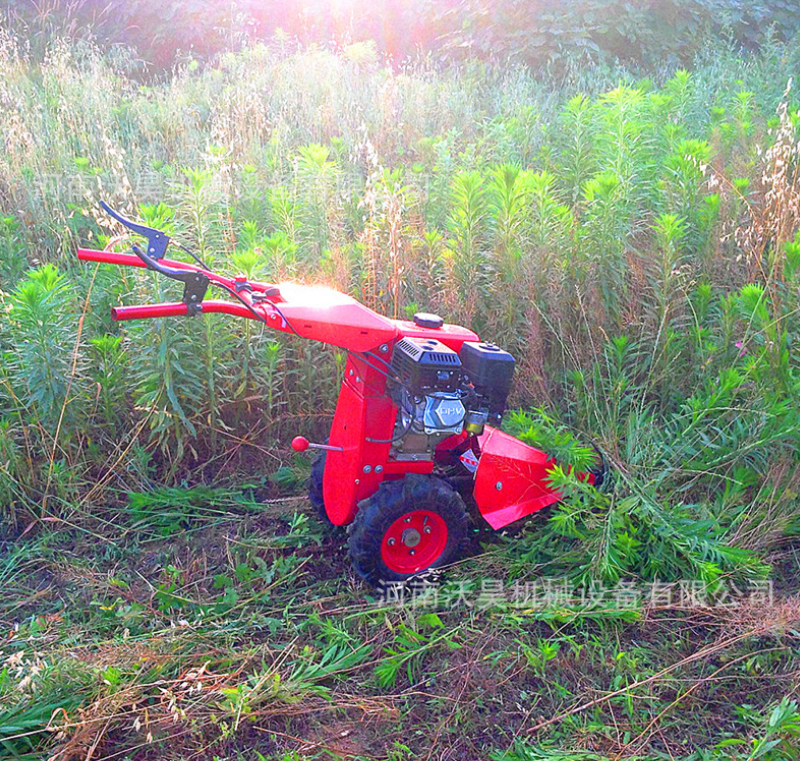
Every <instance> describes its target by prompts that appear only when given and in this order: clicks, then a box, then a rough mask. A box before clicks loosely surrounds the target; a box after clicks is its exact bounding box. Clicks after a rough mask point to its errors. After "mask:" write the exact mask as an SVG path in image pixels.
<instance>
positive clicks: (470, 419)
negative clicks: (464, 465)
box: [389, 337, 516, 461]
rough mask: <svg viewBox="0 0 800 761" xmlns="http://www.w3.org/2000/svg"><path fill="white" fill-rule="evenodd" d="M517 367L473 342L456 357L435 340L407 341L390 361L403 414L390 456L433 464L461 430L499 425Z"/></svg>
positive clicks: (398, 346) (479, 431)
mask: <svg viewBox="0 0 800 761" xmlns="http://www.w3.org/2000/svg"><path fill="white" fill-rule="evenodd" d="M515 364H516V363H515V361H514V357H512V356H511V354H509V353H508V352H507V351H503V350H502V349H500V348H499V347H497V346H495V345H494V344H489V343H479V342H474V341H468V342H465V343H464V344H463V345H462V348H461V351H460V352H459V353H456V352H455V351H453V349H451V348H449V347H448V346H445V344H443V343H442V342H441V341H437V340H436V339H433V338H411V337H406V338H402V339H401V340H400V341H398V342H397V344H396V345H395V347H394V352H393V353H392V362H391V367H392V370H393V372H394V375H395V380H393V381H392V382H391V383H390V384H389V385H390V394H391V397H392V400H393V401H394V403H395V404H396V405H397V408H398V413H397V421H396V423H395V429H394V435H393V436H392V449H391V452H390V456H391V457H392V458H394V459H395V460H398V461H403V460H406V461H408V460H410V461H419V460H433V459H434V457H435V455H436V447H437V446H438V445H439V443H440V442H441V441H443V440H444V439H446V438H448V437H450V436H454V435H458V434H460V433H462V431H466V432H467V433H469V434H471V435H474V436H480V435H481V434H482V433H483V432H484V428H485V426H486V424H487V423H491V424H492V425H497V424H499V423H500V420H501V418H502V416H503V412H504V411H505V406H506V399H507V398H508V394H509V391H510V390H511V382H512V379H513V377H514V366H515Z"/></svg>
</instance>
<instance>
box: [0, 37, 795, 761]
mask: <svg viewBox="0 0 800 761" xmlns="http://www.w3.org/2000/svg"><path fill="white" fill-rule="evenodd" d="M797 50H798V48H797V46H796V45H785V46H783V45H777V44H776V45H774V46H769V47H767V48H765V49H764V50H763V51H762V52H761V53H759V54H757V55H755V54H754V55H743V54H740V53H739V52H737V51H733V50H731V49H729V48H728V47H726V46H725V45H724V44H722V43H719V42H717V41H715V42H714V43H713V45H711V46H710V47H709V50H708V51H706V52H704V53H703V54H702V55H701V56H699V58H698V59H697V60H696V61H695V64H694V66H693V67H692V68H691V71H683V70H677V71H675V70H668V69H667V67H665V68H664V70H661V71H656V72H654V73H653V76H652V78H651V79H648V80H642V79H639V78H637V77H636V76H634V75H633V74H632V73H631V72H627V71H624V70H622V69H618V68H617V69H610V68H608V67H603V66H597V67H586V68H584V69H575V70H574V72H573V73H572V74H568V75H566V76H565V77H564V78H562V79H560V80H559V81H558V82H552V81H546V80H544V79H542V78H537V77H535V76H534V75H533V74H532V73H531V72H529V71H528V70H526V69H524V68H521V67H513V66H492V65H488V64H486V63H484V62H479V61H470V62H466V63H464V64H463V65H460V66H454V67H450V68H439V67H437V66H435V65H434V64H433V63H432V62H431V61H430V60H428V59H423V60H419V61H416V62H413V63H408V64H406V65H403V66H401V67H398V68H396V69H391V68H389V67H388V66H384V65H383V63H382V62H380V61H378V60H377V59H376V58H374V57H369V59H368V60H357V59H355V58H354V57H353V56H352V55H347V54H337V53H335V52H331V51H329V50H326V49H322V48H317V47H308V48H300V49H296V50H294V49H293V50H292V51H289V50H288V49H287V48H286V46H285V45H283V44H282V43H281V42H280V41H279V40H276V41H274V42H271V43H269V44H263V45H259V46H255V47H251V48H247V49H245V50H243V51H241V52H240V53H229V54H224V55H222V56H220V57H219V59H218V60H217V61H216V62H215V63H214V64H213V65H209V66H192V65H186V66H179V67H178V68H177V69H176V70H175V72H174V74H173V76H171V77H170V78H169V79H168V80H166V81H163V82H153V83H150V84H148V85H146V86H144V85H141V84H140V83H139V82H137V81H135V80H133V79H131V78H129V76H128V75H127V74H126V71H125V70H124V69H123V68H121V67H120V65H119V64H118V63H117V62H116V61H117V60H118V59H116V58H114V57H113V56H111V55H103V54H101V53H100V52H99V51H98V50H96V49H94V48H93V47H92V46H91V45H88V44H85V43H75V42H69V41H54V42H53V43H52V44H51V48H50V52H49V54H48V56H47V57H46V58H43V59H41V60H33V59H31V58H29V57H28V56H27V54H26V52H25V47H24V45H22V44H21V43H20V41H18V40H17V41H15V40H14V39H13V38H12V37H9V36H5V35H3V36H2V37H0V67H1V68H0V71H2V76H0V102H2V104H3V108H2V110H0V139H2V140H3V145H4V147H5V150H4V151H3V152H2V153H0V213H1V216H0V359H1V360H2V361H0V582H2V584H3V593H4V594H3V595H2V599H0V635H2V639H1V640H0V641H2V643H3V644H2V648H1V649H2V655H0V745H2V747H3V749H4V751H5V753H6V755H7V756H9V757H12V758H13V757H17V756H18V757H23V758H25V757H29V758H48V757H50V756H52V755H53V754H57V753H60V754H61V755H60V756H58V755H57V756H56V757H57V758H58V757H60V758H71V757H74V758H79V757H80V758H86V757H87V756H89V757H91V758H94V759H98V758H116V757H124V756H125V754H127V756H128V757H129V758H135V759H147V758H153V759H155V758H170V759H187V761H188V759H190V758H215V757H216V758H219V759H226V760H227V759H230V760H231V761H233V760H234V759H259V758H262V757H263V758H270V759H271V758H275V759H281V758H320V759H321V758H332V757H353V758H364V759H367V758H382V759H383V758H386V759H403V758H409V759H410V758H439V757H448V756H446V755H445V752H446V751H448V750H449V749H452V753H453V756H455V757H463V758H487V757H495V758H505V759H547V758H552V759H567V758H576V759H591V758H594V759H617V758H624V757H638V758H647V759H656V758H681V759H684V761H689V760H690V759H692V760H694V759H697V760H698V761H700V760H701V759H714V760H715V761H716V759H727V758H734V759H741V760H742V761H744V759H756V758H765V759H791V758H796V757H797V752H796V745H797V731H798V718H797V713H798V707H797V704H796V702H794V701H795V700H796V687H797V679H796V671H797V655H798V645H797V630H798V625H797V624H798V621H797V619H798V607H797V601H796V597H795V593H796V590H797V579H798V561H797V536H798V530H799V529H798V527H799V526H800V520H798V513H799V512H800V511H798V488H797V478H796V476H795V473H796V472H797V466H798V456H797V451H798V442H799V438H800V413H799V412H798V405H797V398H798V390H799V389H798V378H800V365H799V364H798V359H797V351H796V346H797V344H798V341H800V321H798V314H799V313H800V309H799V308H798V293H799V292H800V291H798V288H799V287H800V238H798V237H797V233H798V227H800V214H798V211H797V209H798V198H800V194H799V191H798V183H800V180H799V179H798V178H800V168H799V167H800V158H798V153H797V148H796V146H797V143H798V137H799V136H798V128H799V120H798V114H797V101H796V98H795V96H794V93H793V91H792V90H789V89H787V82H788V81H789V79H790V78H792V77H795V78H796V76H797V74H798V73H800V72H798V58H797ZM66 179H69V182H67V181H66ZM100 198H104V199H106V200H108V201H109V202H110V203H111V204H112V205H114V206H117V207H118V208H120V210H122V211H123V212H126V213H127V214H129V215H132V216H139V217H140V218H142V219H143V220H145V221H146V222H148V223H150V224H154V225H157V226H160V227H163V228H165V229H167V230H169V232H170V234H172V235H174V237H175V238H176V239H177V240H180V241H182V242H184V243H186V244H188V245H191V246H192V247H193V248H194V249H195V250H197V251H198V252H199V253H200V254H201V255H202V256H203V257H204V258H205V259H207V260H209V262H210V263H213V265H214V266H216V267H218V268H219V269H220V270H221V271H224V272H230V273H233V272H237V271H245V272H246V273H247V274H248V275H249V276H251V277H257V278H264V279H270V278H274V279H281V278H296V279H301V280H307V281H313V282H320V281H321V282H325V283H328V284H331V285H334V286H336V287H338V288H340V289H342V290H344V291H347V292H349V293H351V294H353V295H355V296H357V297H358V298H360V299H361V300H363V301H365V302H366V303H368V304H369V305H370V306H373V307H374V308H376V309H378V310H380V311H382V312H384V313H386V314H390V315H397V316H403V315H407V314H409V313H413V312H414V311H415V310H417V309H431V310H434V311H439V312H441V313H442V314H443V315H444V316H445V317H446V318H447V319H448V321H461V322H463V323H465V324H468V325H469V326H470V327H473V328H475V329H476V330H479V331H480V333H481V335H482V336H484V337H485V338H487V339H490V340H492V341H495V342H497V343H499V344H502V345H504V346H505V347H507V348H508V349H509V350H511V351H512V352H513V353H514V354H515V355H516V357H517V358H518V373H517V376H516V385H515V389H514V395H513V398H512V405H513V406H514V407H518V408H521V409H522V410H523V411H522V412H520V413H518V414H515V415H513V416H509V419H508V422H507V424H508V425H509V426H510V427H511V428H513V429H514V430H515V432H516V433H518V434H519V435H520V436H522V437H523V438H525V439H526V440H528V441H530V442H531V443H534V444H536V445H537V446H540V447H542V448H544V449H546V450H548V451H550V452H551V453H553V454H555V455H557V456H558V457H559V459H560V460H561V461H562V462H564V464H565V465H568V464H573V465H575V466H576V467H578V466H579V465H580V464H581V463H585V461H586V458H587V457H588V456H589V455H590V453H589V452H588V450H587V449H586V447H587V445H588V444H590V443H593V444H596V445H597V446H598V447H599V448H600V449H601V450H602V451H603V452H604V454H605V455H606V457H607V458H608V460H609V461H610V464H611V465H612V468H613V470H614V478H613V480H612V482H611V483H610V484H609V485H606V486H604V487H603V488H602V489H600V490H597V489H594V488H592V487H589V486H588V485H586V484H583V483H581V482H578V481H576V480H575V479H574V478H572V477H571V476H570V475H569V474H568V472H567V471H566V470H565V469H561V470H557V471H555V472H554V473H553V479H554V482H555V483H557V484H558V485H559V487H560V488H562V489H563V490H564V492H565V493H566V499H565V500H564V502H563V503H562V504H561V505H559V506H557V507H556V508H554V509H552V510H549V511H547V512H545V513H544V514H541V515H537V516H535V517H534V518H532V519H531V520H530V521H528V522H526V523H525V525H523V526H521V527H513V531H511V532H509V533H511V534H512V535H511V536H508V537H505V536H495V535H493V534H490V533H488V532H480V533H478V534H476V536H475V537H474V542H473V556H472V557H471V558H470V559H469V560H467V561H466V562H464V563H461V564H459V565H458V566H457V567H456V568H454V569H452V570H451V571H450V572H449V575H448V577H447V579H446V583H445V585H444V586H443V587H442V588H440V589H438V590H437V589H427V590H423V593H422V594H421V595H420V597H417V598H414V601H413V602H412V601H411V600H407V601H406V604H405V605H403V606H400V607H397V606H394V605H387V604H383V603H381V602H380V601H378V600H376V599H375V596H374V594H373V593H371V592H370V591H368V590H367V589H365V588H364V587H363V586H361V585H360V584H359V583H358V582H356V581H355V580H354V579H353V578H352V577H351V576H350V574H349V571H348V567H347V563H346V558H345V556H344V550H343V546H344V542H343V541H342V538H341V537H335V536H331V535H328V534H326V533H325V532H324V531H323V530H322V528H321V527H319V526H318V525H317V523H316V522H315V521H314V520H313V518H311V516H310V514H308V509H309V508H308V506H307V504H306V502H305V500H304V499H303V498H302V496H299V495H301V493H302V481H303V479H304V476H305V472H306V468H307V463H305V462H304V460H303V458H302V457H299V456H295V455H292V454H290V453H289V448H288V441H289V439H290V438H291V436H293V435H295V434H297V433H303V434H306V435H309V437H313V438H317V439H321V438H324V436H325V433H326V430H325V429H326V426H327V425H328V424H329V421H330V415H331V412H332V405H333V402H334V400H335V395H336V391H337V384H338V378H339V373H340V372H341V369H342V367H343V363H344V355H343V354H342V353H341V352H338V351H336V350H333V349H329V348H324V347H318V346H315V345H313V344H310V343H308V342H306V343H304V342H301V341H299V340H296V339H293V338H289V339H284V338H281V337H278V336H276V335H270V334H269V333H267V332H266V331H264V330H263V329H262V328H260V327H259V326H254V325H253V324H252V323H245V321H234V320H231V319H225V318H221V317H219V316H206V317H204V318H198V319H194V320H185V321H175V320H173V321H169V320H164V321H151V322H147V323H141V324H134V325H130V326H127V325H126V326H122V327H121V326H120V325H117V324H113V323H111V321H110V319H109V309H110V307H111V306H112V305H115V304H120V303H124V304H128V303H142V302H154V301H159V300H164V299H167V298H172V297H174V296H175V293H174V292H173V290H172V289H171V287H170V285H169V284H165V283H164V282H163V281H159V280H158V279H156V278H154V277H153V276H152V275H151V274H150V273H146V272H140V271H136V272H133V271H131V272H125V271H121V270H120V269H116V268H112V267H102V266H101V267H94V266H87V265H84V264H79V263H77V262H76V260H75V258H74V247H75V245H76V244H81V245H86V244H89V245H101V244H105V243H106V241H107V240H108V235H109V234H111V233H112V232H116V231H115V230H114V228H112V227H111V226H110V225H108V222H109V220H107V219H104V218H103V216H102V214H101V213H100V209H99V206H98V203H97V202H98V200H99V199H100ZM118 245H119V246H120V247H121V248H123V247H124V246H125V245H126V243H124V242H123V243H121V244H118ZM667 582H669V583H674V584H676V585H677V586H676V587H675V589H677V590H678V591H679V592H681V594H683V595H684V596H683V597H681V596H680V595H678V596H677V599H673V600H672V601H671V602H665V600H664V598H663V597H662V598H660V602H658V601H656V600H653V599H650V598H649V597H648V596H647V595H646V594H643V593H645V592H646V591H647V590H648V589H652V585H653V584H661V583H667ZM767 583H771V584H772V585H773V586H774V592H775V599H774V600H773V601H772V602H771V603H770V602H769V601H765V600H763V599H762V600H761V602H752V603H751V604H750V605H737V606H732V607H726V606H725V605H723V604H721V603H724V602H725V601H726V597H725V594H726V593H728V592H730V591H731V590H734V589H739V590H740V591H742V594H744V595H745V596H747V594H749V592H750V591H752V590H754V589H755V590H758V589H762V590H763V586H764V584H767ZM564 584H566V585H567V587H566V591H565V588H564V587H563V586H562V585H564ZM681 584H683V585H684V586H683V587H682V586H681ZM537 585H538V586H537ZM687 585H688V586H687ZM612 589H614V590H617V591H616V592H611V591H609V592H608V595H606V596H601V595H600V593H601V592H603V590H612ZM526 590H527V592H531V591H532V590H533V591H537V593H541V594H544V595H545V596H546V597H547V598H548V600H549V602H550V604H549V605H548V606H545V607H542V606H539V605H535V604H532V603H530V601H529V602H528V603H521V604H518V603H519V602H520V601H519V599H518V598H519V594H518V593H520V591H522V592H525V591H526ZM662 591H663V590H662ZM512 592H513V593H514V594H516V597H515V596H514V594H512ZM581 593H582V594H583V596H584V599H583V601H581V600H580V599H579V598H580V594H581ZM565 595H566V596H565ZM686 595H689V596H688V597H687V596H686ZM463 597H466V598H467V599H469V600H470V601H471V602H472V603H473V604H472V605H471V606H467V605H464V604H463V600H462V598H463ZM572 598H575V599H572ZM704 603H714V605H710V604H704ZM115 754H117V755H115ZM793 754H794V755H793Z"/></svg>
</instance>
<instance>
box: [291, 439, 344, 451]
mask: <svg viewBox="0 0 800 761" xmlns="http://www.w3.org/2000/svg"><path fill="white" fill-rule="evenodd" d="M292 449H294V451H295V452H305V451H306V450H307V449H325V450H327V451H329V452H341V451H342V448H341V447H332V446H330V445H329V444H312V443H311V442H310V441H309V440H308V439H307V438H306V437H305V436H295V437H294V438H293V439H292Z"/></svg>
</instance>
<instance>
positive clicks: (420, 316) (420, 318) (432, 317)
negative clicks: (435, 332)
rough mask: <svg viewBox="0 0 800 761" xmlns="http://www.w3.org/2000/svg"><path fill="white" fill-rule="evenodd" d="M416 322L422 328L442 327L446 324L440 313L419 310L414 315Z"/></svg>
mask: <svg viewBox="0 0 800 761" xmlns="http://www.w3.org/2000/svg"><path fill="white" fill-rule="evenodd" d="M414 324H415V325H418V326H419V327H420V328H441V327H442V325H444V320H443V319H442V318H441V317H439V315H438V314H431V313H430V312H417V313H416V314H415V315H414Z"/></svg>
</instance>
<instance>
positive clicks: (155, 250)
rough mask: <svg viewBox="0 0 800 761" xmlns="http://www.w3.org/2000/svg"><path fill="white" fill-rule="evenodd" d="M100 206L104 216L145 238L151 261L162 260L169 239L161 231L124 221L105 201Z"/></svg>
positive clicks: (128, 220) (127, 220)
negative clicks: (106, 215)
mask: <svg viewBox="0 0 800 761" xmlns="http://www.w3.org/2000/svg"><path fill="white" fill-rule="evenodd" d="M100 206H102V207H103V211H105V213H106V214H108V215H109V216H110V217H113V218H114V219H116V220H117V222H119V223H120V224H121V225H124V226H125V227H127V228H128V229H129V230H131V231H132V232H135V233H137V234H139V235H141V236H142V237H144V238H147V255H148V256H149V257H150V258H151V259H155V260H156V261H158V260H159V259H163V258H164V254H166V253H167V246H168V245H169V237H168V236H167V235H166V234H165V233H162V232H161V230H156V229H154V228H152V227H145V225H140V224H139V223H138V222H134V221H132V220H130V219H126V218H125V217H123V216H122V214H120V213H119V212H117V211H114V209H112V208H111V207H110V206H109V205H108V204H107V203H106V202H105V201H100ZM139 258H142V257H139Z"/></svg>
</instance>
